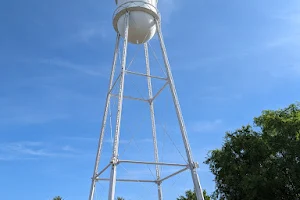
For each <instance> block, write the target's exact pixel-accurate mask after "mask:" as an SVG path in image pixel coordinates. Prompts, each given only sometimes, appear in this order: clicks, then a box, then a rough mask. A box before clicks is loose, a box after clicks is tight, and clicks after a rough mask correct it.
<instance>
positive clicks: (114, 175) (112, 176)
mask: <svg viewBox="0 0 300 200" xmlns="http://www.w3.org/2000/svg"><path fill="white" fill-rule="evenodd" d="M128 24H129V13H128V12H127V13H126V15H125V24H124V26H125V37H124V44H123V54H122V69H121V76H120V90H119V102H118V111H117V120H116V129H115V138H114V147H113V154H112V160H111V163H112V165H111V166H112V167H111V172H110V185H109V195H108V200H114V199H115V190H116V178H117V165H118V152H119V141H120V128H121V116H122V108H123V93H124V79H125V70H126V69H125V68H126V57H127V44H128V40H127V38H128Z"/></svg>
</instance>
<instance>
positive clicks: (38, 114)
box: [0, 105, 69, 125]
mask: <svg viewBox="0 0 300 200" xmlns="http://www.w3.org/2000/svg"><path fill="white" fill-rule="evenodd" d="M68 118H69V115H67V114H63V113H53V112H51V113H49V112H47V113H45V112H43V111H39V109H31V108H29V107H26V106H12V105H11V106H9V105H8V106H6V107H5V108H4V109H3V110H2V113H1V114H0V124H23V125H32V124H45V123H49V122H52V121H57V120H65V119H68Z"/></svg>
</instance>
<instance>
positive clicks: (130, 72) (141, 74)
mask: <svg viewBox="0 0 300 200" xmlns="http://www.w3.org/2000/svg"><path fill="white" fill-rule="evenodd" d="M126 72H127V73H128V74H134V75H138V76H145V77H150V78H156V79H160V80H165V81H166V80H168V79H167V78H164V77H159V76H152V75H147V74H143V73H139V72H133V71H128V70H126Z"/></svg>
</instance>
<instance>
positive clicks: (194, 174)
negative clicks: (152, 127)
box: [156, 20, 204, 200]
mask: <svg viewBox="0 0 300 200" xmlns="http://www.w3.org/2000/svg"><path fill="white" fill-rule="evenodd" d="M156 27H157V34H158V37H159V41H160V47H161V50H162V53H163V58H164V63H165V68H166V71H167V76H168V79H169V85H170V90H171V93H172V97H173V101H174V105H175V109H176V114H177V118H178V122H179V126H180V130H181V134H182V139H183V143H184V147H185V150H186V155H187V159H188V162H189V166H190V170H191V173H192V179H193V183H194V189H195V193H196V196H197V199H198V200H204V198H203V192H202V188H201V185H200V180H199V177H198V174H197V169H196V166H195V163H194V161H193V157H192V153H191V148H190V144H189V141H188V137H187V131H186V128H185V124H184V120H183V116H182V113H181V108H180V104H179V100H178V96H177V93H176V89H175V84H174V80H173V75H172V72H171V68H170V63H169V60H168V56H167V52H166V47H165V44H164V40H163V36H162V32H161V26H160V22H159V21H158V20H156Z"/></svg>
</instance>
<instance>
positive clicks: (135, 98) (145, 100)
mask: <svg viewBox="0 0 300 200" xmlns="http://www.w3.org/2000/svg"><path fill="white" fill-rule="evenodd" d="M111 96H113V97H119V96H118V95H116V94H111ZM123 98H125V99H131V100H137V101H144V102H149V100H148V99H142V98H137V97H131V96H123Z"/></svg>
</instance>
